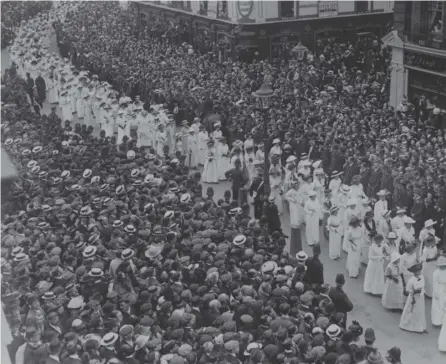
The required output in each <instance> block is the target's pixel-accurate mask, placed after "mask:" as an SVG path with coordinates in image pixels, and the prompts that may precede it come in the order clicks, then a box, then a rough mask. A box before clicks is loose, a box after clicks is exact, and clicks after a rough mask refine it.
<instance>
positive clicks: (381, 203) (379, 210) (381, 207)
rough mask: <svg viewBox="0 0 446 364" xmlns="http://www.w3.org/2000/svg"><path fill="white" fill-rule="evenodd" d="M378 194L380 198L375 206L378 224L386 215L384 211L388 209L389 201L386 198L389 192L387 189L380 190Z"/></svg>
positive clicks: (374, 210) (374, 212)
mask: <svg viewBox="0 0 446 364" xmlns="http://www.w3.org/2000/svg"><path fill="white" fill-rule="evenodd" d="M376 195H377V196H378V199H379V200H378V201H376V203H375V207H374V209H373V215H374V216H375V222H376V224H378V222H379V220H380V219H381V217H382V216H383V215H384V213H385V212H387V211H388V203H387V200H386V197H387V192H386V191H385V190H381V191H379V192H378V193H377V194H376ZM384 236H386V235H384Z"/></svg>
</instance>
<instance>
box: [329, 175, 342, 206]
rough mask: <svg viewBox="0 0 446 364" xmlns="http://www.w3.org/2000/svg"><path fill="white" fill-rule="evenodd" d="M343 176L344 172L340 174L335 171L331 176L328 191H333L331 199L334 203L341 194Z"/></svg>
mask: <svg viewBox="0 0 446 364" xmlns="http://www.w3.org/2000/svg"><path fill="white" fill-rule="evenodd" d="M341 174H342V172H338V171H334V172H333V173H332V174H331V180H330V183H329V184H328V189H329V190H330V191H331V199H332V200H333V201H337V200H338V194H339V189H340V188H341V184H342V181H341V178H340V177H341Z"/></svg>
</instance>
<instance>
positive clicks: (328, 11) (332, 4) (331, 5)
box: [319, 1, 338, 18]
mask: <svg viewBox="0 0 446 364" xmlns="http://www.w3.org/2000/svg"><path fill="white" fill-rule="evenodd" d="M337 15H338V2H337V1H319V17H320V18H327V17H330V16H337Z"/></svg>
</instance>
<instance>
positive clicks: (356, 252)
mask: <svg viewBox="0 0 446 364" xmlns="http://www.w3.org/2000/svg"><path fill="white" fill-rule="evenodd" d="M345 239H346V241H347V244H348V256H347V272H348V275H349V277H350V278H356V277H358V275H359V267H360V265H361V248H362V239H363V238H362V228H361V227H360V226H358V227H350V228H349V229H348V232H347V233H346V234H345Z"/></svg>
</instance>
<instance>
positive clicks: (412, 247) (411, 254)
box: [400, 243, 418, 286]
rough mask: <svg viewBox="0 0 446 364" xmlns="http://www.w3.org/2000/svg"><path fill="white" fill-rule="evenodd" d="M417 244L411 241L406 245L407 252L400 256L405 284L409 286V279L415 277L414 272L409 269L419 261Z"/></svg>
mask: <svg viewBox="0 0 446 364" xmlns="http://www.w3.org/2000/svg"><path fill="white" fill-rule="evenodd" d="M416 247H417V246H416V244H414V243H409V244H406V246H405V252H404V253H403V254H402V255H401V258H400V268H401V274H402V277H403V278H404V282H403V284H404V285H405V286H407V283H408V282H409V279H410V278H412V277H413V273H412V272H411V271H410V270H409V268H410V267H412V266H413V265H415V264H416V263H417V258H418V257H417V254H416Z"/></svg>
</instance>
